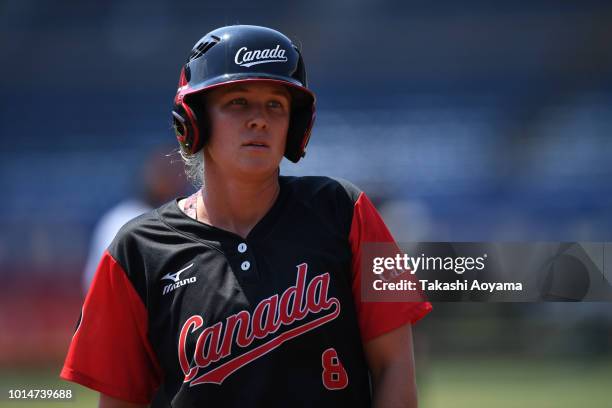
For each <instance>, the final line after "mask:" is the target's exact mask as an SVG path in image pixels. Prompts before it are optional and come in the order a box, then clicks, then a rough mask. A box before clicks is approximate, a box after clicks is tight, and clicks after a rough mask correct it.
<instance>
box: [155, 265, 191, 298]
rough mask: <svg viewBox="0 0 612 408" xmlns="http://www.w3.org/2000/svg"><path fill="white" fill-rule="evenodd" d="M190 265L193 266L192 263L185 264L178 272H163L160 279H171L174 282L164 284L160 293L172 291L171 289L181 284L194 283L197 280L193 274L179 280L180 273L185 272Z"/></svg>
mask: <svg viewBox="0 0 612 408" xmlns="http://www.w3.org/2000/svg"><path fill="white" fill-rule="evenodd" d="M192 266H193V263H191V264H190V265H187V266H186V267H184V268H183V269H181V270H180V271H178V272H174V273H167V274H165V275H164V276H163V277H162V280H164V279H167V280H171V281H172V282H174V283H171V284H169V285H166V286H164V290H163V291H162V295H165V294H168V293H170V292H172V291H173V290H175V289H178V288H180V287H181V286H185V285H189V284H190V283H194V282H195V281H196V280H197V277H195V276H192V277H191V278H187V279H183V280H180V279H181V278H180V277H181V273H183V272H185V271H186V270H187V269H189V268H191V267H192Z"/></svg>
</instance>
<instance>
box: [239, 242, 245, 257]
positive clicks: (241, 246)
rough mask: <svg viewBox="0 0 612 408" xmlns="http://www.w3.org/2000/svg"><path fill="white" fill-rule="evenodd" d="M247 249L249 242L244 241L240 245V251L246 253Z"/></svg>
mask: <svg viewBox="0 0 612 408" xmlns="http://www.w3.org/2000/svg"><path fill="white" fill-rule="evenodd" d="M246 250H247V244H245V243H244V242H242V243H240V244H239V245H238V252H240V253H241V254H244V253H245V252H246Z"/></svg>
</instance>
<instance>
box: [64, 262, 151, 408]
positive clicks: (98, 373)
mask: <svg viewBox="0 0 612 408" xmlns="http://www.w3.org/2000/svg"><path fill="white" fill-rule="evenodd" d="M147 331H148V320H147V312H146V308H145V306H144V304H143V302H142V299H141V298H140V296H139V295H138V293H137V292H136V290H135V289H134V287H133V285H132V283H131V281H130V280H129V278H128V277H127V275H126V273H125V271H124V270H123V268H122V267H121V265H119V264H118V263H117V261H115V259H114V258H113V257H112V256H111V255H110V253H109V252H108V251H106V252H105V253H104V255H103V257H102V260H101V261H100V264H99V265H98V269H97V271H96V274H95V277H94V280H93V282H92V285H91V287H90V290H89V292H88V294H87V297H86V298H85V302H84V305H83V309H82V312H81V317H80V320H79V323H78V326H77V329H76V331H75V333H74V336H73V337H72V342H71V344H70V348H69V350H68V355H67V356H66V361H65V362H64V367H63V369H62V371H61V373H60V377H61V378H63V379H66V380H69V381H74V382H76V383H79V384H81V385H84V386H86V387H89V388H91V389H94V390H96V391H99V392H101V393H104V394H106V395H109V396H111V397H113V398H118V399H121V400H124V401H128V402H133V403H139V404H146V403H149V402H150V401H151V399H152V398H153V395H154V393H155V391H156V389H157V388H158V387H159V384H160V382H161V378H162V373H161V369H160V367H159V364H158V362H157V359H156V356H155V354H154V352H153V349H152V347H151V345H150V343H149V341H148V338H147Z"/></svg>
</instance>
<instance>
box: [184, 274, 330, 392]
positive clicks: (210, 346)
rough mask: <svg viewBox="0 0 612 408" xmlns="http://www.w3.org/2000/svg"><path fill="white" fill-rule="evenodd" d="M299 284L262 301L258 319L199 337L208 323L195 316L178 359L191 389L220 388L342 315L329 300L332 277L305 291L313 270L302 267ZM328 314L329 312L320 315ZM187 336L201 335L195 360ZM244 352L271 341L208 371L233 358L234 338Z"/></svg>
mask: <svg viewBox="0 0 612 408" xmlns="http://www.w3.org/2000/svg"><path fill="white" fill-rule="evenodd" d="M297 269H298V271H297V279H296V282H295V285H294V286H290V287H289V288H287V290H285V291H284V292H283V294H282V295H280V298H279V295H278V294H277V295H274V296H270V297H269V298H266V299H264V300H262V301H261V302H259V304H258V305H257V306H256V307H255V310H254V312H253V315H251V314H250V313H249V312H248V311H246V310H242V311H240V312H238V313H236V314H233V315H231V316H229V317H227V318H226V319H225V321H224V322H218V323H215V324H213V325H212V326H208V327H205V328H204V329H203V330H202V331H201V332H200V333H199V334H197V333H196V332H197V331H199V330H200V328H202V326H203V325H204V318H203V317H202V316H200V315H193V316H191V317H190V318H189V319H187V320H186V321H185V323H184V324H183V327H182V328H181V333H180V336H179V344H178V357H179V363H180V365H181V369H182V370H183V374H184V375H185V379H184V382H189V383H190V386H194V385H197V384H204V383H213V384H221V383H222V382H223V381H224V380H225V379H226V378H227V377H228V376H230V375H231V374H232V373H234V372H235V371H237V370H239V369H240V368H241V367H244V366H245V365H247V364H249V363H250V362H252V361H255V360H256V359H258V358H259V357H261V356H263V355H264V354H266V353H269V352H270V351H272V350H274V349H276V348H277V347H279V346H280V345H281V344H283V343H285V342H287V341H289V340H291V339H294V338H296V337H298V336H301V335H302V334H304V333H307V332H309V331H311V330H314V329H316V328H317V327H320V326H322V325H324V324H326V323H328V322H330V321H332V320H334V319H335V318H336V317H338V315H339V314H340V301H339V300H338V299H336V298H335V297H331V298H328V290H329V279H330V276H329V273H324V274H321V275H318V276H315V277H314V278H312V280H310V282H309V283H308V286H306V272H307V270H308V265H307V264H305V263H303V264H300V265H298V266H297ZM321 312H326V313H321ZM315 314H317V315H319V316H317V317H316V318H315V319H314V320H311V321H308V322H306V323H303V324H301V325H298V326H296V327H293V328H291V329H290V330H287V331H284V332H281V333H280V334H278V335H274V333H276V332H277V331H278V330H279V329H280V328H281V326H289V325H291V324H293V323H295V322H297V321H300V320H304V319H305V318H306V317H307V316H310V315H315ZM188 336H197V341H196V347H195V351H194V353H193V356H189V357H188V356H187V352H186V350H185V349H186V344H187V338H188ZM234 337H236V339H235V343H236V345H237V346H238V347H240V348H246V347H248V346H249V345H251V343H252V342H253V340H255V339H265V338H269V340H267V341H266V342H265V343H263V344H260V345H259V346H257V347H255V348H253V349H251V350H249V351H247V352H245V353H242V354H240V355H237V356H236V357H234V358H232V359H231V360H228V361H227V362H225V363H223V364H221V365H219V366H217V367H215V368H213V369H211V370H208V371H205V368H206V367H208V366H209V365H211V364H212V363H215V362H217V361H219V360H221V359H222V358H225V357H228V356H230V355H231V354H232V347H233V346H234V344H233V341H232V339H233V338H234Z"/></svg>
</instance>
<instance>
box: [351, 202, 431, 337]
mask: <svg viewBox="0 0 612 408" xmlns="http://www.w3.org/2000/svg"><path fill="white" fill-rule="evenodd" d="M394 242H395V240H394V239H393V236H392V235H391V233H390V232H389V229H388V228H387V226H386V225H385V223H384V221H383V219H382V218H381V216H380V214H378V211H376V208H375V207H374V205H373V204H372V202H371V201H370V199H369V198H368V197H367V196H366V195H365V193H363V192H361V193H360V194H359V196H358V198H357V200H356V202H355V205H354V209H353V218H352V222H351V229H350V233H349V243H350V246H351V252H352V257H353V259H352V265H351V269H352V292H353V297H354V299H355V308H356V310H357V318H358V320H359V328H360V330H361V337H362V341H363V342H364V343H365V342H367V341H369V340H372V339H374V338H376V337H378V336H380V335H382V334H384V333H387V332H389V331H392V330H394V329H396V328H398V327H400V326H403V325H405V324H407V323H415V322H416V321H418V320H419V319H421V318H422V317H423V316H425V315H426V314H427V313H429V312H430V311H431V310H432V306H431V304H430V303H429V302H363V301H362V300H361V293H362V292H361V258H362V256H361V255H362V249H363V244H364V243H394Z"/></svg>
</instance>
